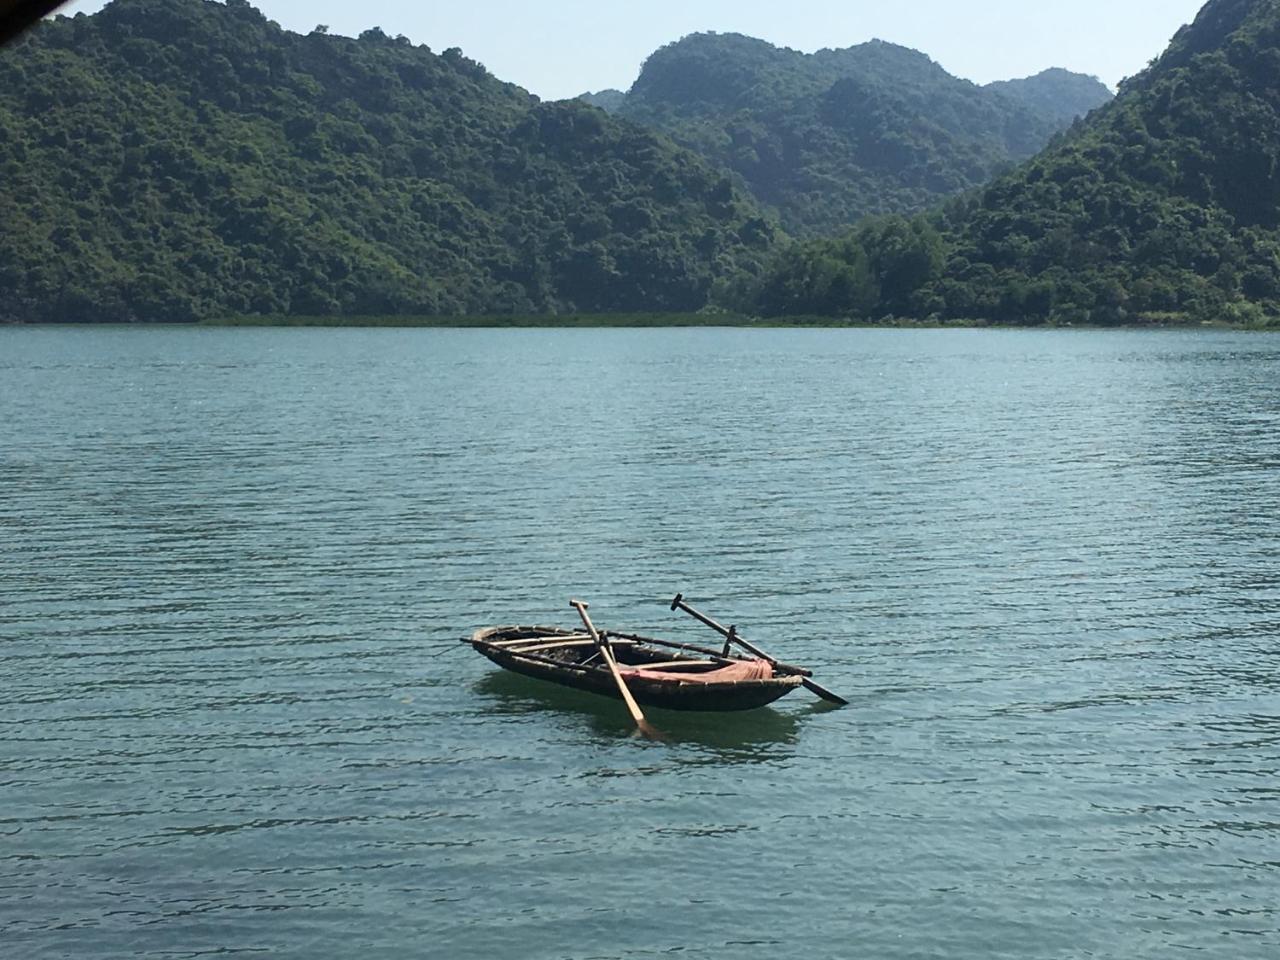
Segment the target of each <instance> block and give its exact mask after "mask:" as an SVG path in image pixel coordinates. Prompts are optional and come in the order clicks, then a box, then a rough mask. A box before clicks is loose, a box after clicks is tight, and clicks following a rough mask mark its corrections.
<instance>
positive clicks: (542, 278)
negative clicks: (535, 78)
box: [0, 0, 775, 320]
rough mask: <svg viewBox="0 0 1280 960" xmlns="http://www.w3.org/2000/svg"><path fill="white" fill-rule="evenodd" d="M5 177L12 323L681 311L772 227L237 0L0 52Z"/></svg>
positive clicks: (648, 145) (724, 190)
mask: <svg viewBox="0 0 1280 960" xmlns="http://www.w3.org/2000/svg"><path fill="white" fill-rule="evenodd" d="M0 178H2V179H3V183H4V189H3V191H0V319H9V320H190V319H196V318H201V317H208V316H212V315H217V314H225V313H292V314H355V313H359V314H386V313H422V314H441V313H448V314H452V313H479V312H499V313H501V312H542V311H549V312H558V311H570V310H583V311H622V310H638V309H646V310H691V309H697V308H699V307H701V306H703V305H704V304H705V303H706V301H707V297H708V293H709V291H710V290H711V288H712V286H713V284H715V283H716V281H717V279H718V278H722V277H724V276H727V275H729V274H730V273H737V272H739V271H744V270H745V271H746V272H747V273H748V274H751V273H752V272H754V271H756V270H757V269H758V265H759V263H760V262H761V261H762V259H763V258H764V256H765V255H766V253H767V252H768V250H769V248H770V246H771V244H772V243H773V238H774V233H775V231H774V227H773V226H772V223H771V221H770V220H768V219H767V218H765V217H763V216H762V215H761V213H760V211H759V209H758V208H757V207H756V206H755V204H754V203H753V202H752V201H751V200H750V199H749V198H746V199H744V198H743V196H742V195H741V194H740V192H739V191H738V190H737V189H736V188H735V187H734V186H733V184H732V183H731V181H730V178H729V176H728V175H726V174H725V173H724V172H722V171H720V170H717V169H716V168H714V167H713V166H711V165H710V164H708V163H706V162H705V161H704V160H702V159H700V158H699V157H697V156H695V155H694V154H692V153H690V152H688V151H685V150H683V149H681V148H678V147H676V146H675V145H674V144H673V143H671V142H670V141H669V140H667V139H666V138H664V137H661V136H656V135H654V134H651V133H647V132H645V131H643V130H641V129H640V128H638V127H636V126H634V125H632V124H629V123H626V122H623V121H619V120H615V119H612V118H610V117H608V116H607V115H605V114H604V113H602V112H600V111H598V110H595V109H592V108H590V107H588V106H586V105H583V104H578V103H540V102H538V101H537V100H536V98H534V97H532V96H530V95H529V94H527V93H525V92H524V91H522V90H520V89H518V88H516V87H513V86H511V85H508V84H504V83H501V82H499V81H498V80H496V79H494V78H493V77H491V76H490V75H489V74H488V73H486V72H485V70H484V69H483V68H482V67H481V66H479V65H478V64H476V63H474V62H472V61H470V60H468V59H466V58H465V57H464V56H462V54H461V53H460V52H459V51H457V50H446V51H445V52H443V53H442V54H435V53H432V52H431V51H430V50H428V49H427V48H426V47H415V46H413V45H411V44H410V43H409V42H408V41H407V40H405V39H404V38H402V37H395V38H393V37H389V36H387V35H385V34H384V33H383V32H382V31H380V30H377V29H374V30H369V31H367V32H366V33H365V34H363V35H362V36H361V37H360V38H359V39H349V38H343V37H337V36H330V35H327V32H326V31H324V30H323V29H319V28H318V29H317V30H316V31H315V32H313V33H311V34H310V35H306V36H303V35H299V34H294V33H289V32H287V31H284V30H282V29H281V28H280V27H279V26H277V25H276V24H274V23H272V22H270V21H268V20H267V19H266V18H265V17H263V16H262V14H261V13H259V12H258V11H257V10H255V9H254V8H253V7H251V6H250V5H249V4H248V3H246V2H245V0H229V2H228V3H226V4H225V5H223V4H218V3H210V2H205V0H115V2H114V3H112V4H110V5H109V6H107V7H106V8H105V9H103V10H102V11H101V12H100V13H98V14H96V15H93V16H85V15H83V14H82V15H79V16H76V17H74V18H66V17H63V18H58V19H56V20H53V21H48V22H46V23H44V24H42V25H41V26H40V27H38V28H37V29H35V30H34V31H32V32H31V33H30V34H28V35H27V37H26V38H25V39H23V40H21V41H19V42H18V43H17V44H16V45H14V46H12V47H10V48H6V49H5V50H3V51H0Z"/></svg>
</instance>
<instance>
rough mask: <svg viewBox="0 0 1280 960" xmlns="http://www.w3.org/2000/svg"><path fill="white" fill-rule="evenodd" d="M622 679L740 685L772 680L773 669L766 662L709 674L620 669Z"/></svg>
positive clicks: (732, 666)
mask: <svg viewBox="0 0 1280 960" xmlns="http://www.w3.org/2000/svg"><path fill="white" fill-rule="evenodd" d="M621 673H622V675H623V676H624V677H635V678H637V679H639V680H670V681H679V682H681V683H741V682H742V681H743V680H772V679H773V667H772V666H770V664H769V661H767V660H744V661H742V662H741V663H734V664H731V665H730V666H727V667H722V668H721V669H719V670H712V671H711V672H710V673H675V672H667V671H664V670H637V669H634V668H632V669H628V668H625V667H624V668H622V670H621Z"/></svg>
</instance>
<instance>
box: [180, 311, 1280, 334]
mask: <svg viewBox="0 0 1280 960" xmlns="http://www.w3.org/2000/svg"><path fill="white" fill-rule="evenodd" d="M196 325H197V326H204V327H405V328H411V327H421V328H454V329H456V328H470V329H574V328H584V329H586V328H601V329H641V328H658V327H708V328H715V327H728V328H760V329H771V330H786V329H818V330H824V329H835V330H845V329H856V330H877V329H880V330H1259V331H1276V330H1280V327H1276V326H1249V325H1245V324H1232V323H1227V322H1225V321H1224V322H1204V321H1196V320H1193V319H1191V318H1190V317H1187V316H1184V315H1175V314H1170V315H1161V316H1159V317H1150V318H1147V319H1144V320H1140V321H1136V322H1133V323H1127V324H1088V323H1080V324H1054V323H1027V324H1009V323H993V322H991V321H987V320H949V321H940V320H908V319H900V318H892V319H884V320H840V319H835V318H831V317H790V318H763V317H749V316H746V315H743V314H731V313H723V314H719V313H716V314H711V313H616V314H558V315H552V314H528V315H513V316H494V315H485V316H395V315H388V316H351V317H348V316H328V317H309V316H235V317H224V318H219V319H213V320H204V321H201V322H200V323H198V324H196Z"/></svg>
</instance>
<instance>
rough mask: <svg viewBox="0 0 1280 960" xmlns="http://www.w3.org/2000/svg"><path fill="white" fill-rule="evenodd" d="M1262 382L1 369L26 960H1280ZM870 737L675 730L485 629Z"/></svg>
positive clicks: (1149, 352) (104, 360)
mask: <svg viewBox="0 0 1280 960" xmlns="http://www.w3.org/2000/svg"><path fill="white" fill-rule="evenodd" d="M1278 427H1280V339H1275V338H1271V337H1265V336H1251V335H1246V334H1236V333H1225V332H1206V333H1196V332H1160V333H1127V332H1114V333H1107V332H987V331H868V330H802V331H780V330H696V329H695V330H642V331H631V330H522V331H493V330H466V331H461V330H273V329H225V330H218V329H126V328H109V329H88V328H81V329H51V328H0V491H2V495H0V681H2V682H0V801H3V802H2V803H0V955H3V956H4V957H13V958H19V960H45V958H113V957H139V958H157V957H166V958H170V957H197V956H205V955H213V954H218V955H231V956H234V955H241V954H246V955H264V956H271V957H286V958H294V957H296V958H308V960H329V958H332V960H339V958H349V957H360V958H363V960H382V958H388V960H390V958H409V957H431V958H437V957H438V958H449V960H505V958H521V960H524V958H530V960H541V958H547V960H551V958H556V960H612V958H641V957H664V956H673V957H681V958H690V960H694V958H753V957H759V958H775V957H866V958H892V960H908V958H911V960H915V958H940V960H941V958H947V960H971V958H972V960H977V958H1003V957H1007V958H1019V960H1050V958H1086V957H1087V958H1114V960H1137V958H1151V960H1156V958H1167V957H1175V956H1180V955H1185V954H1188V953H1190V954H1193V955H1194V954H1199V955H1204V956H1214V957H1232V958H1271V957H1274V956H1277V955H1280V779H1278V777H1280V639H1278V636H1280V431H1278V429H1277V428H1278ZM677 590H681V591H683V592H685V593H686V594H688V595H689V596H690V597H691V599H694V600H695V601H696V602H698V603H699V604H700V605H701V606H702V607H704V608H705V609H706V610H707V611H708V612H709V613H711V614H712V615H714V616H716V617H718V618H719V619H722V620H724V621H725V622H732V623H736V624H737V625H738V626H739V628H740V629H741V630H742V632H743V633H744V634H745V635H746V636H748V637H750V638H753V639H755V640H756V641H757V642H759V643H761V644H764V645H765V646H767V647H768V648H770V649H771V650H772V651H773V652H775V653H776V654H777V655H779V656H781V657H783V658H784V659H787V660H791V661H793V662H803V663H808V664H811V665H813V666H815V667H816V668H817V669H818V676H819V679H820V680H821V681H822V682H823V683H824V684H825V685H826V686H829V687H831V688H832V689H834V690H837V691H839V692H841V693H843V694H844V695H846V696H847V697H848V698H849V699H850V700H852V701H853V706H851V707H850V708H847V709H844V710H839V711H832V710H829V709H827V708H825V707H824V706H822V705H821V704H820V703H819V702H818V701H816V700H815V699H813V698H812V697H811V696H810V695H809V694H807V693H801V694H797V695H793V696H792V697H791V698H789V699H787V700H784V701H782V702H781V703H779V704H778V705H777V706H776V707H774V708H772V709H768V710H763V711H758V712H755V713H751V714H745V715H741V716H735V717H714V716H712V717H696V716H695V717H687V716H677V715H671V714H657V715H655V716H654V717H653V719H654V721H655V723H656V724H657V725H658V726H659V727H661V728H662V729H663V730H664V732H665V733H666V735H667V739H666V741H665V742H655V741H650V740H644V739H639V738H636V737H634V736H632V735H631V730H630V724H629V722H628V720H627V717H626V714H625V711H624V710H623V709H622V707H621V706H620V705H619V704H616V703H614V702H611V701H607V700H595V699H593V698H591V697H588V696H585V695H580V694H575V693H572V692H559V691H557V690H556V689H555V688H549V689H544V688H543V687H541V686H539V685H538V684H537V683H535V682H533V681H526V680H523V679H521V678H516V677H511V676H509V675H506V674H502V673H501V672H499V671H497V669H496V668H494V667H493V666H492V665H490V664H489V663H488V662H487V661H484V660H482V659H481V658H479V657H477V656H476V655H475V654H473V653H472V652H470V650H469V649H468V648H466V647H464V646H463V645H461V644H459V643H458V639H459V638H460V637H462V636H464V635H466V634H468V633H470V632H471V631H472V630H474V629H476V628H477V627H480V626H485V625H489V624H497V623H513V622H518V623H528V622H550V623H562V624H565V625H571V624H572V623H573V619H574V616H573V613H572V611H571V610H569V608H568V600H569V599H570V597H576V596H581V597H583V598H585V599H587V600H589V601H591V603H592V612H593V614H594V615H595V617H596V620H597V622H598V623H599V624H601V625H602V626H606V627H614V628H630V629H633V630H636V631H641V632H651V633H656V634H658V635H664V636H668V635H669V636H672V637H675V638H679V639H684V640H689V641H704V642H705V641H708V640H710V641H712V642H714V640H715V638H714V637H713V636H710V635H708V634H707V632H706V631H705V630H704V629H703V628H701V627H699V626H698V625H697V624H694V623H692V622H690V621H688V620H687V619H678V618H677V615H675V614H672V613H670V611H669V610H668V609H667V608H666V605H665V603H664V602H663V601H664V600H669V599H670V597H671V596H672V595H673V594H674V593H675V592H676V591H677Z"/></svg>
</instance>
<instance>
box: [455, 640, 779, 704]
mask: <svg viewBox="0 0 1280 960" xmlns="http://www.w3.org/2000/svg"><path fill="white" fill-rule="evenodd" d="M572 636H573V634H572V633H571V632H570V631H567V630H562V629H560V628H557V627H491V628H489V629H486V630H481V631H479V632H478V633H476V634H475V635H474V636H473V637H472V638H471V639H470V640H469V641H468V642H469V643H470V644H471V646H472V647H473V648H474V649H475V650H476V651H477V652H478V653H481V654H483V655H484V656H485V657H488V658H489V660H491V661H493V662H494V663H496V664H497V665H498V666H500V667H502V668H503V669H505V670H510V671H511V672H512V673H518V674H521V675H522V676H526V677H532V678H533V679H536V680H545V681H547V682H548V683H555V684H558V685H560V686H562V687H569V688H571V689H574V690H582V691H585V692H587V693H594V694H599V695H600V696H604V697H610V698H612V699H614V700H621V699H622V695H621V693H620V692H619V691H618V686H617V684H616V683H615V682H614V679H613V676H612V674H611V673H610V672H609V669H608V667H607V666H605V665H604V664H603V662H602V661H599V660H596V661H595V662H591V661H592V658H591V656H590V653H591V652H593V648H592V647H590V646H588V645H583V646H582V647H572V646H568V647H562V648H559V649H556V648H554V647H552V648H551V649H544V650H541V651H538V652H534V653H530V652H528V651H529V650H537V648H538V647H539V646H541V645H543V644H555V643H556V642H557V641H564V642H566V643H567V642H570V641H569V640H568V638H570V637H572ZM659 644H661V646H659ZM672 648H677V649H679V650H680V651H682V653H681V654H679V655H674V654H672V652H671V649H672ZM613 649H614V652H615V655H616V656H617V658H618V660H619V665H620V666H621V667H622V669H623V670H624V671H628V670H633V669H642V668H643V667H645V665H646V664H648V663H656V662H657V661H659V660H661V661H663V662H664V663H666V664H673V663H674V664H681V663H685V662H687V663H688V664H691V665H692V664H697V663H707V661H706V660H699V659H698V655H702V656H715V658H716V660H717V661H718V662H721V663H734V662H740V658H734V657H730V658H725V657H722V656H720V655H719V653H718V652H716V651H711V650H703V649H701V648H694V647H687V646H681V645H678V644H668V643H665V642H664V641H657V640H649V639H646V638H643V637H626V638H625V639H619V638H617V637H615V638H614V640H613ZM683 651H688V652H687V653H685V652H683ZM547 654H550V655H547ZM626 681H627V687H628V689H629V690H630V691H631V695H632V696H633V697H635V699H636V702H637V703H640V704H641V705H643V706H646V707H657V708H660V709H665V710H684V711H696V712H712V713H719V712H736V711H742V710H756V709H758V708H760V707H765V706H768V705H769V704H771V703H774V702H775V701H777V700H780V699H781V698H783V697H785V696H786V695H787V694H789V693H791V692H792V691H794V690H795V689H796V688H797V687H799V686H801V684H802V682H803V681H802V679H801V678H800V677H794V676H780V677H779V676H776V677H773V678H771V679H768V680H736V681H730V682H723V683H719V682H699V681H693V680H690V681H684V680H677V679H671V678H667V677H664V678H661V679H656V678H650V677H645V676H644V675H643V674H640V673H634V672H629V673H628V674H627V677H626Z"/></svg>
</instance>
